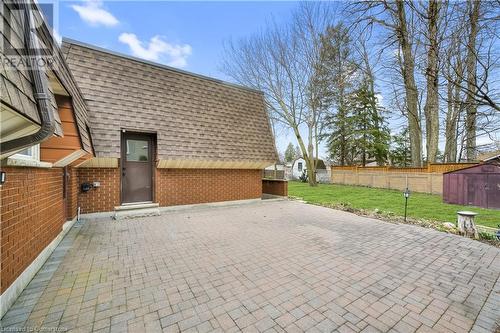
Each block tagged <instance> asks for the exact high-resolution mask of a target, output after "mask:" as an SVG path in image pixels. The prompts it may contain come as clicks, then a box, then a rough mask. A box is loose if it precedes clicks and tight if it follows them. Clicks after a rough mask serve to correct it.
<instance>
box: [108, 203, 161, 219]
mask: <svg viewBox="0 0 500 333" xmlns="http://www.w3.org/2000/svg"><path fill="white" fill-rule="evenodd" d="M159 207H160V205H159V204H157V203H150V202H147V203H133V204H124V205H121V206H116V207H115V215H114V219H115V220H122V219H129V218H135V217H146V216H159V215H160V208H159Z"/></svg>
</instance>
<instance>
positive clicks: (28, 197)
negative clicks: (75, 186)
mask: <svg viewBox="0 0 500 333" xmlns="http://www.w3.org/2000/svg"><path fill="white" fill-rule="evenodd" d="M2 170H3V171H5V172H6V173H7V180H6V182H5V183H4V184H3V185H2V186H0V220H1V224H0V225H1V227H0V228H1V262H2V264H1V274H0V275H1V279H0V281H1V282H0V293H3V292H4V291H5V290H6V289H7V288H8V287H9V286H10V285H11V284H12V283H13V282H14V280H15V279H16V278H17V277H18V276H19V275H20V274H21V273H22V272H23V271H24V270H25V269H26V268H27V267H28V266H29V265H30V264H31V262H32V261H33V260H34V259H35V258H36V257H37V256H38V255H39V254H40V252H41V251H42V250H43V249H44V248H45V247H47V245H49V244H50V242H52V240H53V239H54V238H55V237H56V236H57V235H58V234H59V233H60V232H61V230H62V226H63V224H64V223H65V207H64V199H63V169H61V168H54V169H41V168H9V167H6V168H2Z"/></svg>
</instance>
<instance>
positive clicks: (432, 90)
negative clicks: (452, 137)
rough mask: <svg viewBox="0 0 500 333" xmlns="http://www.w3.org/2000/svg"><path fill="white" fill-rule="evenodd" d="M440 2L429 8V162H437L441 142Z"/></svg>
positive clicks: (427, 142)
mask: <svg viewBox="0 0 500 333" xmlns="http://www.w3.org/2000/svg"><path fill="white" fill-rule="evenodd" d="M439 6H440V5H439V3H438V1H437V0H430V1H429V7H428V10H427V19H428V31H427V34H428V38H429V49H428V51H427V70H426V79H427V98H426V101H425V107H424V113H425V130H426V131H425V133H426V148H427V162H428V163H435V162H436V158H437V153H438V143H439V95H438V93H439V92H438V70H439V68H438V56H439V45H438V36H437V29H438V27H437V25H438V19H439Z"/></svg>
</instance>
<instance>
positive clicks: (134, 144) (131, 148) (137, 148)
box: [127, 139, 149, 162]
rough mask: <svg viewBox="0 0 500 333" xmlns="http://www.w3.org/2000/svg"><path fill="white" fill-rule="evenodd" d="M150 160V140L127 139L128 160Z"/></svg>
mask: <svg viewBox="0 0 500 333" xmlns="http://www.w3.org/2000/svg"><path fill="white" fill-rule="evenodd" d="M148 160H149V149H148V141H145V140H130V139H127V161H129V162H147V161H148Z"/></svg>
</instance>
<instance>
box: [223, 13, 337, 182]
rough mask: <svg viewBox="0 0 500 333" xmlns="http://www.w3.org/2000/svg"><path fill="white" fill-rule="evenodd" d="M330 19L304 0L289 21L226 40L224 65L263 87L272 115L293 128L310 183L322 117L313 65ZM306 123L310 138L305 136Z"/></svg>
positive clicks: (239, 78) (248, 82)
mask: <svg viewBox="0 0 500 333" xmlns="http://www.w3.org/2000/svg"><path fill="white" fill-rule="evenodd" d="M330 19H331V15H330V13H329V10H328V8H327V7H325V6H324V5H322V4H314V3H303V4H301V5H300V6H299V9H298V10H297V11H296V12H295V13H294V17H293V20H292V22H291V23H290V24H286V25H282V26H279V25H277V24H276V23H271V24H269V25H268V27H267V29H266V30H264V31H263V32H261V33H259V34H255V35H253V36H251V37H248V38H246V39H242V40H239V41H237V42H232V41H231V42H229V43H227V44H226V49H225V55H226V57H225V59H224V61H223V65H222V70H223V71H224V72H225V73H226V74H227V75H229V76H231V77H232V78H233V79H234V80H236V81H237V82H239V83H241V84H245V85H248V86H251V87H254V88H256V89H259V90H262V91H263V92H264V94H265V100H266V104H267V107H268V110H269V114H270V117H271V118H272V119H273V120H274V121H276V122H277V123H280V124H282V125H284V126H286V127H287V128H290V129H291V130H292V131H293V132H294V134H295V137H296V138H297V143H298V145H299V147H300V150H301V153H302V157H303V158H304V160H305V161H306V166H307V173H308V180H309V184H310V185H311V186H314V185H316V161H317V154H318V146H319V144H318V141H319V140H320V133H319V132H320V126H321V121H320V119H321V116H322V106H321V105H320V104H318V103H316V89H315V87H314V80H313V75H314V69H313V68H314V64H315V63H316V62H317V61H318V59H319V44H320V43H319V38H320V33H321V32H323V31H325V30H326V27H327V26H328V25H329V20H330ZM303 127H305V128H306V129H307V133H308V135H307V139H308V141H307V143H306V141H305V140H304V138H303V137H302V135H301V128H303ZM315 154H316V158H315V156H314V155H315Z"/></svg>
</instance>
